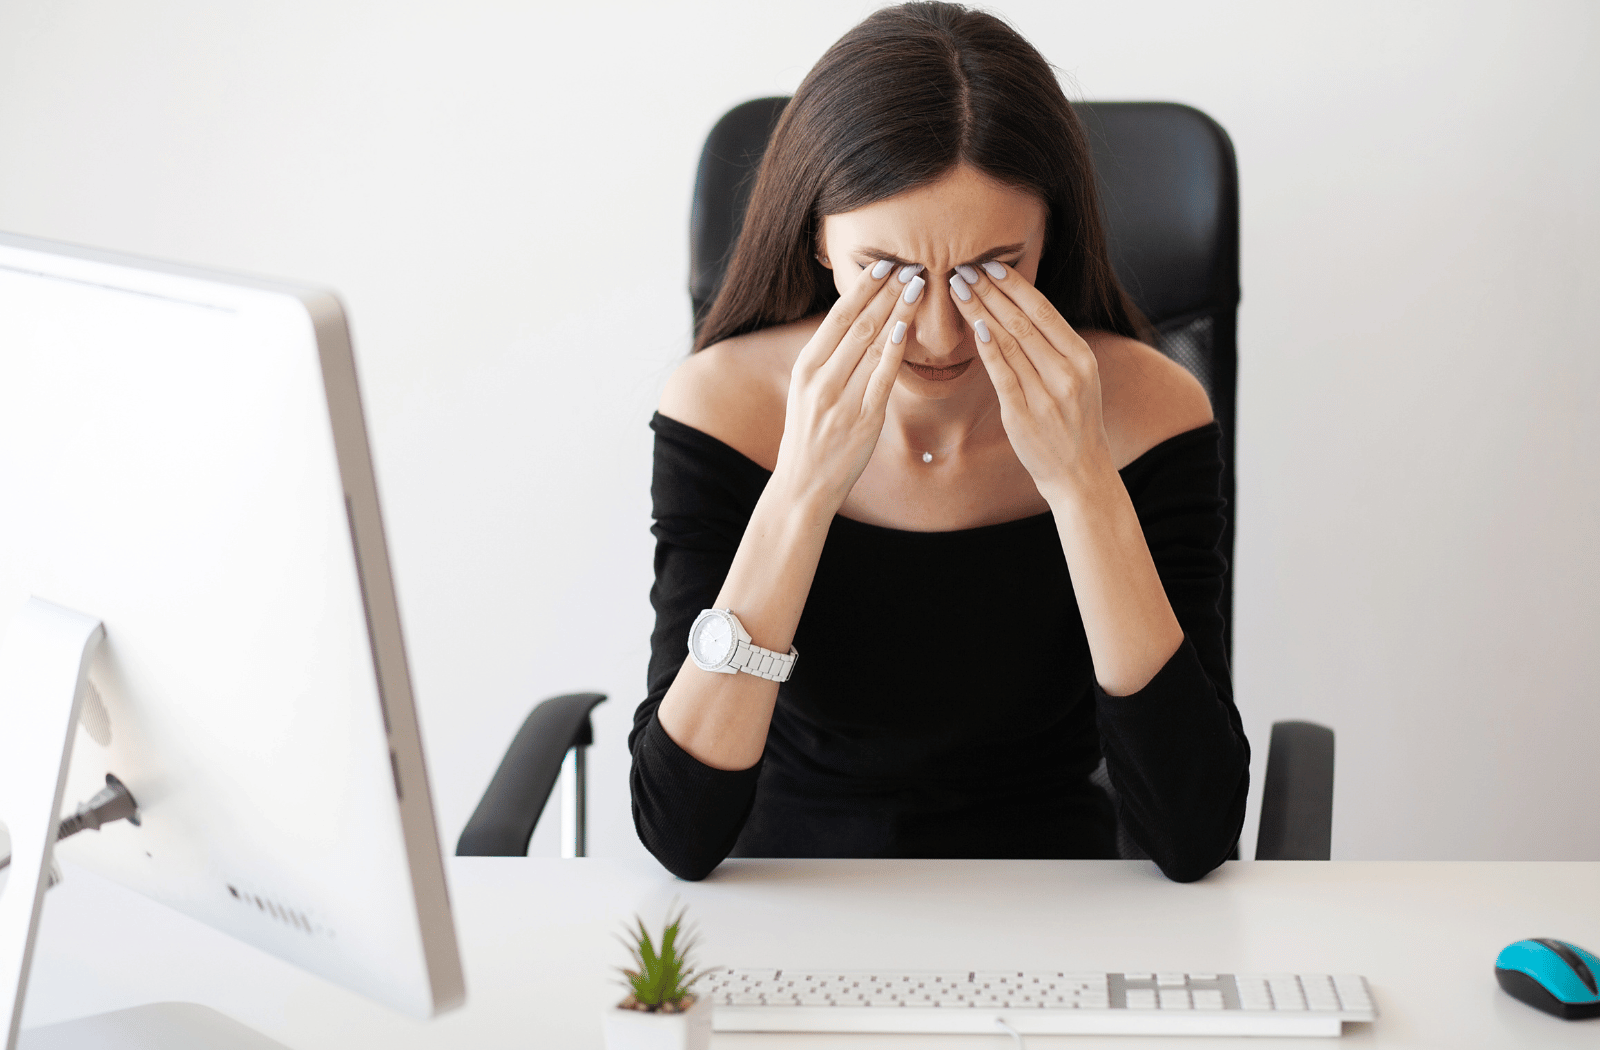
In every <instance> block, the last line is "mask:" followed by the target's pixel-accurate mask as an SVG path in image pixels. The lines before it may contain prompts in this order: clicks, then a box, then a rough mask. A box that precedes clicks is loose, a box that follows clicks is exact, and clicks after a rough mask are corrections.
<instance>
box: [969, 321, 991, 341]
mask: <svg viewBox="0 0 1600 1050" xmlns="http://www.w3.org/2000/svg"><path fill="white" fill-rule="evenodd" d="M972 330H973V331H975V332H977V333H978V338H979V339H981V340H983V341H984V342H986V343H987V342H988V341H989V326H988V325H986V324H984V323H983V319H982V318H979V319H978V320H977V321H975V322H974V323H973V325H972Z"/></svg>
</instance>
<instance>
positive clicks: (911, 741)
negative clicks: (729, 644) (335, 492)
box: [629, 415, 1249, 880]
mask: <svg viewBox="0 0 1600 1050" xmlns="http://www.w3.org/2000/svg"><path fill="white" fill-rule="evenodd" d="M651 425H652V427H653V428H654V429H655V431H656V459H655V476H654V480H653V483H652V501H653V505H654V515H655V525H654V527H653V529H652V531H653V533H654V535H655V537H656V541H657V546H656V562H655V570H656V579H655V585H654V587H653V588H652V590H651V601H652V603H653V605H654V607H655V610H656V626H655V631H654V633H653V635H652V639H651V643H652V652H651V660H650V670H649V682H648V695H647V696H646V698H645V700H644V702H643V703H641V704H640V706H639V708H638V710H637V712H636V714H635V719H634V729H633V732H632V733H631V734H630V736H629V745H630V747H631V749H632V752H633V759H634V764H633V770H632V775H631V787H632V796H633V812H634V822H635V826H636V827H637V829H638V832H639V836H640V839H641V840H642V841H643V842H644V844H645V846H646V847H647V848H648V849H649V850H650V851H651V852H652V853H653V854H654V855H655V856H656V857H657V858H658V859H659V860H660V861H661V863H662V864H663V865H664V866H665V867H666V868H667V869H668V870H669V871H671V872H673V873H674V874H676V875H678V876H680V877H682V878H687V879H698V878H703V877H704V876H705V875H707V874H708V873H709V872H710V871H712V870H713V869H714V868H715V867H716V866H717V865H718V864H719V863H721V861H722V859H723V858H724V857H726V856H730V855H743V856H924V857H935V856H950V857H962V856H964V857H1107V856H1114V855H1115V845H1114V828H1115V823H1114V817H1113V815H1112V813H1111V812H1110V807H1109V805H1108V803H1107V801H1106V799H1105V796H1104V795H1103V794H1102V793H1100V792H1099V791H1098V790H1097V789H1095V788H1093V786H1092V785H1091V784H1090V783H1089V780H1088V776H1089V773H1090V771H1092V770H1093V769H1094V768H1095V766H1096V765H1097V764H1098V762H1099V759H1100V756H1101V753H1102V750H1101V749H1102V747H1103V748H1104V754H1105V757H1106V762H1107V767H1108V772H1109V773H1110V775H1111V777H1112V781H1113V784H1114V785H1115V786H1116V787H1117V789H1118V790H1119V792H1121V800H1120V805H1121V809H1122V813H1121V815H1122V819H1123V820H1124V821H1125V822H1126V824H1127V826H1128V828H1129V830H1130V832H1131V833H1132V834H1133V836H1134V837H1135V839H1136V840H1137V841H1138V842H1139V843H1140V844H1141V845H1142V846H1143V847H1144V848H1145V849H1146V851H1147V852H1148V853H1149V854H1150V855H1151V857H1152V858H1153V859H1155V861H1156V863H1157V864H1159V865H1160V866H1161V868H1162V870H1163V871H1164V872H1166V873H1167V875H1168V876H1169V877H1171V878H1174V879H1180V880H1187V879H1193V878H1198V877H1200V876H1201V875H1203V874H1205V872H1207V871H1210V870H1211V869H1212V868H1213V867H1215V866H1216V865H1217V864H1218V863H1220V862H1221V860H1222V859H1223V858H1224V857H1226V855H1227V853H1228V851H1229V849H1230V848H1231V847H1232V845H1233V843H1234V841H1235V839H1236V838H1237V834H1238V829H1239V826H1240V825H1241V824H1242V821H1243V804H1244V794H1245V786H1246V775H1247V774H1246V771H1247V769H1248V754H1249V752H1248V747H1247V745H1246V744H1245V741H1244V736H1243V733H1242V731H1241V730H1240V727H1239V719H1238V714H1237V712H1236V711H1235V709H1234V707H1233V703H1232V698H1231V688H1230V686H1229V683H1228V669H1227V661H1226V656H1225V652H1224V649H1223V642H1222V623H1221V617H1220V615H1219V613H1218V611H1217V605H1216V603H1217V596H1218V595H1219V594H1220V589H1221V574H1222V569H1223V566H1222V562H1221V558H1220V556H1219V555H1218V554H1217V551H1216V540H1217V536H1218V534H1219V533H1220V531H1221V523H1222V518H1221V511H1222V508H1221V501H1220V498H1219V497H1218V495H1217V491H1218V485H1217V481H1218V477H1219V475H1220V460H1219V459H1218V457H1217V431H1216V428H1215V427H1214V426H1211V427H1205V428H1201V429H1199V430H1196V431H1191V432H1190V433H1188V434H1185V435H1180V436H1179V437H1177V438H1174V439H1172V440H1170V441H1168V442H1164V443H1163V444H1162V445H1160V446H1157V448H1155V449H1152V450H1151V451H1150V452H1149V453H1147V454H1146V455H1145V456H1143V457H1141V458H1140V459H1139V460H1138V461H1136V462H1135V463H1134V464H1132V465H1130V466H1129V467H1128V468H1126V469H1125V470H1124V471H1123V474H1122V476H1123V479H1124V483H1125V484H1126V485H1127V486H1128V489H1129V493H1130V495H1131V496H1132V498H1133V500H1134V504H1135V507H1136V509H1137V510H1138V513H1139V516H1140V521H1141V524H1142V525H1143V527H1144V530H1145V535H1146V539H1147V542H1148V543H1149V544H1150V548H1151V553H1152V555H1153V556H1154V559H1155V562H1156V567H1157V570H1158V571H1159V572H1160V574H1161V578H1162V582H1163V584H1164V586H1165V587H1166V589H1167V593H1168V596H1169V600H1171V602H1172V604H1173V608H1174V611H1175V612H1176V613H1177V616H1178V619H1179V622H1180V623H1181V624H1182V626H1183V629H1184V633H1185V641H1184V644H1183V646H1182V647H1181V648H1180V649H1179V651H1178V652H1177V653H1176V654H1175V655H1174V656H1173V657H1172V659H1171V660H1169V661H1168V663H1167V665H1166V666H1165V667H1163V668H1162V670H1161V671H1160V672H1159V673H1158V674H1157V675H1156V676H1155V678H1154V679H1152V681H1151V682H1150V683H1149V684H1148V685H1147V686H1146V687H1145V688H1144V689H1143V690H1141V691H1140V692H1139V693H1138V694H1135V695H1133V696H1128V697H1109V696H1106V695H1105V694H1104V693H1103V692H1102V691H1100V690H1099V689H1098V687H1097V686H1096V685H1095V683H1094V675H1093V667H1092V663H1091V661H1090V658H1089V653H1088V646H1087V639H1086V638H1085V636H1084V633H1083V624H1082V620H1081V618H1080V617H1079V615H1078V612H1077V605H1076V598H1075V596H1074V595H1073V593H1072V587H1071V579H1070V574H1069V573H1068V572H1067V567H1066V563H1065V558H1064V556H1063V554H1062V552H1061V546H1060V541H1059V538H1058V537H1057V536H1056V533H1055V526H1054V519H1053V518H1052V517H1051V516H1050V515H1049V514H1043V515H1038V516H1035V517H1033V518H1027V519H1023V520H1021V521H1016V522H1007V523H1004V524H1000V525H994V526H984V527H981V528H976V529H967V530H961V531H958V532H953V533H913V532H905V531H901V530H895V529H886V528H880V527H876V526H869V525H865V524H863V523H860V522H855V521H851V520H850V519H846V518H836V519H835V520H834V522H833V525H832V527H831V529H830V532H829V536H828V540H827V543H826V545H825V546H824V549H823V554H822V558H821V560H820V562H819V565H818V569H817V574H816V578H815V581H814V583H813V585H812V590H811V593H810V595H809V596H808V599H807V603H806V608H805V612H804V614H803V615H802V617H801V621H800V625H799V627H798V629H797V631H796V635H795V645H796V647H797V649H798V650H799V652H800V654H801V656H800V660H799V663H798V664H797V666H796V669H795V674H794V677H793V678H791V679H790V681H789V682H787V683H785V684H784V685H783V686H782V687H780V689H779V693H778V703H777V707H776V709H775V711H774V714H773V721H772V726H771V728H770V730H769V733H768V738H767V746H766V751H765V753H764V755H763V758H762V760H761V762H759V763H758V764H757V765H756V766H754V767H752V768H750V769H747V770H739V771H733V772H729V771H724V770H717V769H712V768H710V767H707V766H705V765H703V764H701V763H700V762H698V761H696V760H695V759H694V758H692V757H691V756H689V755H688V754H687V753H685V752H684V751H683V750H682V749H681V748H679V747H678V746H677V745H676V744H675V743H674V742H673V741H672V740H671V739H670V738H669V737H668V736H667V734H666V732H665V731H664V730H663V729H662V727H661V724H660V721H659V720H658V718H657V714H656V712H657V708H658V707H659V705H660V702H661V699H662V697H664V696H665V695H666V692H667V689H668V688H669V687H670V686H671V684H672V682H673V679H674V678H675V677H676V675H677V673H678V670H679V668H680V667H681V666H682V664H683V662H684V660H685V659H686V655H687V643H688V631H689V626H690V624H691V623H692V622H693V620H694V618H695V616H696V615H697V614H698V613H699V611H700V610H701V609H704V608H707V607H709V606H710V605H711V604H712V602H713V601H714V600H715V598H716V594H717V592H718V591H719V590H720V589H721V585H722V582H723V579H724V578H725V576H726V575H727V572H728V568H729V566H730V565H731V564H732V560H733V556H734V553H735V551H736V550H737V548H738V544H739V541H740V538H741V537H742V535H743V532H744V528H745V526H746V524H747V523H748V521H749V519H750V514H751V512H752V510H753V509H754V507H755V504H756V501H757V500H758V499H759V498H760V495H761V492H762V490H763V489H764V487H765V485H766V481H767V478H768V477H769V475H768V473H767V472H766V471H765V470H763V469H762V468H761V467H760V466H758V465H757V464H755V463H753V462H752V461H750V460H749V459H747V458H745V457H744V456H742V455H740V454H739V453H738V452H736V451H734V450H733V449H731V448H729V447H728V446H726V445H724V444H723V443H721V442H719V441H717V440H716V439H714V438H711V437H710V436H709V435H706V434H703V433H701V432H700V431H698V430H695V429H693V428H691V427H687V426H685V425H683V424H681V423H677V422H675V421H673V420H671V419H667V418H664V417H661V416H659V415H658V416H657V417H656V418H655V419H654V420H652V423H651Z"/></svg>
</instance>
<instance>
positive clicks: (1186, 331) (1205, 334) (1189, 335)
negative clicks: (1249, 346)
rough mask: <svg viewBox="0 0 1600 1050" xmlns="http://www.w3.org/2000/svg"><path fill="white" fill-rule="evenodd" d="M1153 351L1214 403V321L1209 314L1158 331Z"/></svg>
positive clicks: (1215, 397) (1215, 392) (1215, 396)
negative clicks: (1182, 370) (1185, 373)
mask: <svg viewBox="0 0 1600 1050" xmlns="http://www.w3.org/2000/svg"><path fill="white" fill-rule="evenodd" d="M1158 333H1159V336H1160V338H1158V339H1157V341H1156V349H1157V350H1160V351H1161V352H1162V353H1163V354H1166V355H1167V356H1168V357H1170V358H1172V360H1174V361H1176V362H1178V364H1180V365H1182V366H1183V367H1184V368H1187V369H1188V370H1189V373H1190V374H1191V375H1193V376H1194V377H1195V378H1196V379H1198V380H1200V385H1201V386H1203V387H1205V388H1206V397H1208V398H1210V399H1211V401H1212V403H1213V404H1215V403H1216V400H1217V391H1216V376H1215V370H1214V369H1213V367H1212V361H1214V360H1215V356H1216V355H1215V346H1214V338H1215V334H1216V322H1215V320H1214V319H1213V318H1212V316H1211V315H1210V314H1202V315H1200V316H1199V317H1196V318H1193V319H1191V320H1188V321H1181V322H1178V323H1176V324H1171V325H1167V326H1163V327H1162V328H1160V329H1158Z"/></svg>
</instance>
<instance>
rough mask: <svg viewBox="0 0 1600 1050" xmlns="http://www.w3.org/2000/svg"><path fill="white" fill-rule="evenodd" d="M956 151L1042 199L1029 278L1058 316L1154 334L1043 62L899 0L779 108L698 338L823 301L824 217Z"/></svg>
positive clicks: (1007, 32) (924, 172) (964, 18)
mask: <svg viewBox="0 0 1600 1050" xmlns="http://www.w3.org/2000/svg"><path fill="white" fill-rule="evenodd" d="M963 162H965V163H968V164H971V165H972V166H973V167H975V168H977V169H978V170H979V171H981V172H983V173H984V174H986V175H988V176H989V177H990V178H992V179H995V180H996V181H998V182H1001V183H1004V184H1006V185H1008V186H1015V187H1018V188H1020V189H1024V190H1027V191H1029V192H1031V193H1034V194H1036V195H1037V196H1038V197H1039V198H1040V199H1041V200H1043V201H1044V203H1045V206H1046V208H1047V209H1048V212H1049V218H1048V220H1047V228H1046V232H1045V246H1044V253H1043V256H1042V258H1041V259H1040V261H1039V274H1038V280H1037V281H1036V282H1035V283H1036V286H1037V287H1038V288H1039V290H1040V291H1042V292H1043V293H1044V294H1045V295H1046V296H1047V297H1048V298H1049V299H1050V301H1051V302H1052V303H1054V304H1055V306H1056V309H1058V310H1060V311H1061V314H1062V316H1063V317H1065V318H1066V319H1067V322H1068V323H1069V324H1071V325H1073V326H1074V327H1080V328H1102V329H1107V330H1110V331H1113V332H1118V333H1121V334H1122V335H1127V336H1133V337H1134V338H1147V337H1148V336H1149V333H1150V327H1149V324H1148V323H1147V322H1146V321H1145V319H1144V317H1143V316H1142V315H1141V314H1140V313H1139V309H1138V307H1136V306H1134V305H1133V302H1132V300H1130V299H1129V298H1128V296H1127V294H1126V293H1125V292H1124V291H1123V289H1122V286H1121V285H1120V284H1119V283H1118V282H1117V278H1116V274H1115V273H1114V272H1113V271H1112V269H1111V260H1110V257H1109V256H1108V255H1107V253H1106V239H1105V232H1104V230H1103V229H1102V228H1101V225H1100V209H1099V203H1098V198H1097V196H1096V194H1095V185H1094V168H1093V165H1092V162H1091V160H1090V154H1089V140H1088V136H1087V135H1086V134H1085V132H1084V129H1083V124H1082V122H1081V121H1079V119H1078V116H1077V114H1076V113H1074V112H1073V110H1072V106H1071V104H1070V103H1068V102H1067V97H1066V95H1065V94H1063V93H1062V91H1061V85H1060V84H1059V83H1058V82H1057V81H1056V76H1055V72H1054V70H1053V69H1052V68H1051V67H1050V63H1048V62H1046V61H1045V59H1044V56H1043V55H1041V54H1039V52H1038V51H1037V50H1036V49H1035V48H1034V47H1033V45H1031V44H1029V43H1028V42H1027V41H1026V40H1024V39H1023V38H1022V37H1021V35H1019V34H1018V33H1017V32H1016V30H1014V29H1012V28H1011V27H1010V26H1008V25H1006V24H1005V23H1004V22H1002V21H1001V20H1000V19H998V18H996V17H995V16H993V15H989V14H985V13H983V12H981V11H971V10H968V9H967V8H965V7H962V6H961V5H959V4H950V3H908V4H903V5H901V6H899V7H888V8H884V9H883V10H881V11H878V12H877V13H875V14H873V15H872V16H870V17H869V18H867V19H866V20H865V21H864V22H862V23H861V24H860V25H858V26H856V27H855V28H854V29H852V30H850V32H848V33H846V34H845V35H844V36H843V37H841V38H840V39H839V41H838V42H837V43H835V44H834V45H833V46H832V47H830V48H829V49H828V51H827V53H826V54H825V55H823V56H822V59H821V60H820V61H819V62H817V64H816V66H814V67H813V68H812V70H811V72H810V73H808V74H807V75H806V78H805V80H804V81H802V82H801V84H800V88H799V90H797V91H796V92H795V95H794V98H793V99H792V100H790V102H789V104H788V106H786V107H785V108H784V111H783V116H782V117H781V118H780V119H779V121H778V125H777V127H776V128H775V129H774V130H773V133H772V141H771V143H770V144H769V145H768V147H767V152H766V155H765V157H763V158H762V161H761V169H760V172H759V173H758V174H757V176H756V183H755V186H754V188H753V189H752V191H751V194H750V205H749V208H748V210H747V211H746V213H745V220H744V228H743V232H742V233H741V234H740V236H739V243H738V245H737V247H736V248H735V249H734V253H733V258H732V259H731V260H730V262H729V264H728V274H727V278H726V279H725V280H724V281H723V285H722V288H721V290H720V291H719V292H718V294H717V297H716V300H715V302H714V303H713V305H712V307H711V310H710V312H709V313H708V314H707V315H706V319H705V324H704V325H703V326H702V327H701V329H700V334H699V337H698V338H697V339H696V340H695V345H694V349H696V350H702V349H704V348H705V347H707V346H710V345H711V344H713V343H717V342H720V341H722V340H724V339H728V338H731V337H732V336H736V335H743V334H744V333H746V332H753V331H756V330H757V329H761V328H767V327H770V326H772V325H776V324H785V323H787V322H790V321H797V320H799V319H800V318H802V317H807V316H810V315H811V314H815V313H820V312H821V311H823V310H826V309H827V308H828V307H829V306H831V305H832V304H833V303H834V301H835V300H836V299H838V292H837V291H836V290H835V289H834V286H833V280H832V278H831V276H830V275H829V273H828V271H827V270H826V269H825V268H824V267H823V266H822V264H821V263H820V262H818V261H817V252H818V236H819V231H820V229H821V224H822V218H823V216H826V215H838V214H841V213H843V212H847V211H853V210H855V209H856V208H861V207H865V206H866V205H868V204H872V203H874V202H876V201H881V200H886V199H888V198H890V197H893V196H896V195H898V194H901V193H905V192H906V191H907V190H912V189H915V188H917V187H918V186H923V185H926V184H928V183H931V182H935V181H937V180H938V179H939V178H941V177H942V176H944V175H945V174H947V173H948V172H950V171H951V170H952V169H953V168H955V167H956V166H957V165H958V164H961V163H963Z"/></svg>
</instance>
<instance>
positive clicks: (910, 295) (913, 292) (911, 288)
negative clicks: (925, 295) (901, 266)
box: [900, 270, 928, 303]
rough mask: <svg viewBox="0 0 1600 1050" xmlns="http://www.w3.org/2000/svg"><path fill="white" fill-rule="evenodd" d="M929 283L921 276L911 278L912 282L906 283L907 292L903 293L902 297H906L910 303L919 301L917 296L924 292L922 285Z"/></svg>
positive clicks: (902, 271)
mask: <svg viewBox="0 0 1600 1050" xmlns="http://www.w3.org/2000/svg"><path fill="white" fill-rule="evenodd" d="M900 272H901V273H904V272H905V271H904V270H901V271H900ZM927 283H928V282H927V281H924V280H923V279H922V278H920V277H913V278H911V283H910V284H908V285H906V292H905V294H904V295H902V296H901V297H900V298H902V299H904V300H905V301H906V302H908V303H914V302H916V301H917V296H919V295H921V294H922V286H923V285H925V284H927Z"/></svg>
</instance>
